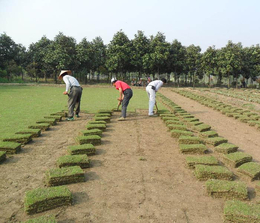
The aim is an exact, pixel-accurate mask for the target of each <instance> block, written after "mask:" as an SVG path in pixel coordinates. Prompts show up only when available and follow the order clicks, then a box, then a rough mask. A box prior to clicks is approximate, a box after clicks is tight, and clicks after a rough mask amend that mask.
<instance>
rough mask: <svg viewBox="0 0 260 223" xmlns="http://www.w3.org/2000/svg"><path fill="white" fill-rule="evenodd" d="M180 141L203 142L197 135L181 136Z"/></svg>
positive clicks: (182, 142) (186, 142) (180, 142)
mask: <svg viewBox="0 0 260 223" xmlns="http://www.w3.org/2000/svg"><path fill="white" fill-rule="evenodd" d="M178 142H179V144H201V143H202V140H201V139H200V138H199V137H195V136H181V137H180V138H179V140H178Z"/></svg>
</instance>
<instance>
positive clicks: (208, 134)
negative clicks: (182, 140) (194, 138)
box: [199, 131, 218, 138]
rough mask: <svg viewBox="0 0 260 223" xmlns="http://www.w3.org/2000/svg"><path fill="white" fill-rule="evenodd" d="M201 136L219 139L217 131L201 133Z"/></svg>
mask: <svg viewBox="0 0 260 223" xmlns="http://www.w3.org/2000/svg"><path fill="white" fill-rule="evenodd" d="M199 136H201V137H203V138H212V137H218V133H217V132H215V131H206V132H200V133H199Z"/></svg>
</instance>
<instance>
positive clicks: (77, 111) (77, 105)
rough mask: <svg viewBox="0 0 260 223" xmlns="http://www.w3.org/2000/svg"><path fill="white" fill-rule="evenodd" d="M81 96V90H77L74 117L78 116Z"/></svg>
mask: <svg viewBox="0 0 260 223" xmlns="http://www.w3.org/2000/svg"><path fill="white" fill-rule="evenodd" d="M81 95H82V90H81V88H78V89H77V98H76V103H75V112H76V115H77V116H78V115H79V112H80V101H81Z"/></svg>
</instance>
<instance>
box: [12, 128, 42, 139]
mask: <svg viewBox="0 0 260 223" xmlns="http://www.w3.org/2000/svg"><path fill="white" fill-rule="evenodd" d="M41 133H42V131H41V129H24V130H19V131H18V132H16V133H15V134H31V135H32V137H33V138H34V137H39V136H40V135H41Z"/></svg>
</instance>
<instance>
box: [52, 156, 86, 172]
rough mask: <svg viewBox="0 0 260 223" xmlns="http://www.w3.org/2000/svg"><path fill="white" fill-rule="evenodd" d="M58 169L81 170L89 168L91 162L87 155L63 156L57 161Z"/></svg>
mask: <svg viewBox="0 0 260 223" xmlns="http://www.w3.org/2000/svg"><path fill="white" fill-rule="evenodd" d="M57 166H58V167H68V166H80V167H81V168H83V169H84V168H89V167H90V161H89V159H88V156H87V155H86V154H84V155H66V156H61V157H59V158H58V160H57Z"/></svg>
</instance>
